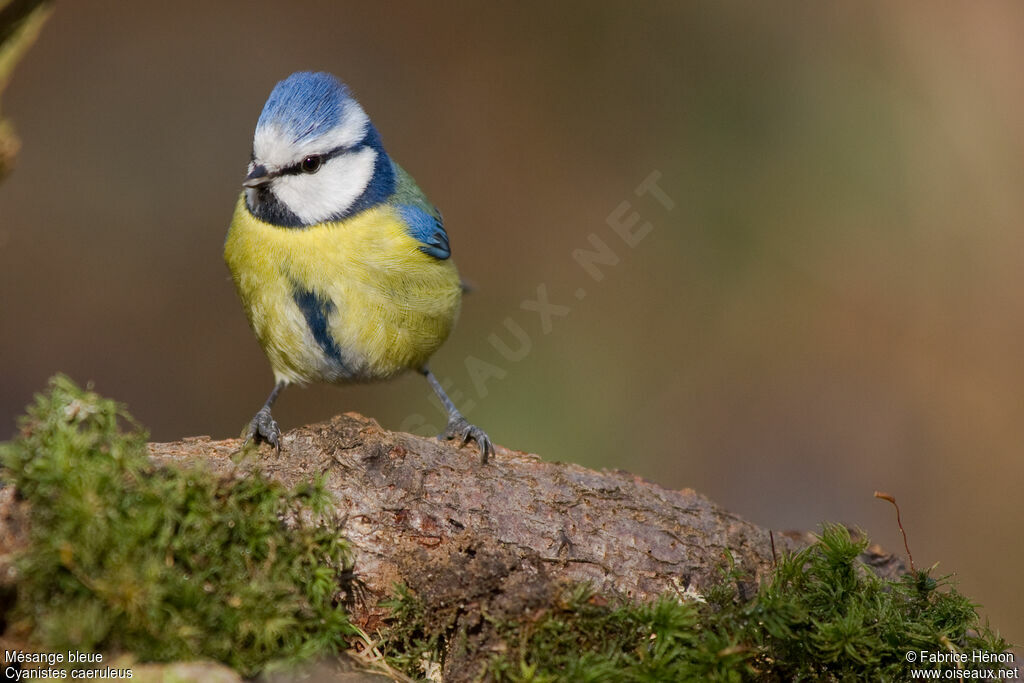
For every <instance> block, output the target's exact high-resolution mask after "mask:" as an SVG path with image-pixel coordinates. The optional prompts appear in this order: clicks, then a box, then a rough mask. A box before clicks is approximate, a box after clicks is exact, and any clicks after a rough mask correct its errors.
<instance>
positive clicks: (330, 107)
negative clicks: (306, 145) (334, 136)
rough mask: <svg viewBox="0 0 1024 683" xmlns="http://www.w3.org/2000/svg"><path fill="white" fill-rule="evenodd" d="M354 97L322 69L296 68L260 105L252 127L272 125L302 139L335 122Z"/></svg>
mask: <svg viewBox="0 0 1024 683" xmlns="http://www.w3.org/2000/svg"><path fill="white" fill-rule="evenodd" d="M350 102H351V103H355V100H354V99H353V98H352V96H351V95H350V94H349V91H348V87H346V86H345V84H344V83H342V82H341V81H339V80H338V79H337V78H335V77H334V76H332V75H331V74H329V73H325V72H323V71H320V72H316V73H314V72H312V71H299V72H296V73H293V74H292V75H291V76H289V77H288V78H286V79H284V80H283V81H281V82H280V83H278V84H277V85H276V86H275V87H274V90H273V92H271V93H270V97H269V98H268V99H267V103H266V104H265V105H264V106H263V112H262V113H261V114H260V118H259V121H258V122H257V124H256V128H257V129H259V128H263V127H265V126H268V125H276V126H278V127H279V128H280V129H281V130H283V131H286V132H287V133H288V134H289V135H291V136H292V138H293V141H294V142H303V141H306V140H311V139H314V138H318V137H320V136H321V135H324V134H325V133H327V132H328V131H330V130H331V129H333V128H334V127H335V126H337V125H339V124H340V123H341V121H342V119H343V117H344V115H345V107H346V105H348V104H349V103H350Z"/></svg>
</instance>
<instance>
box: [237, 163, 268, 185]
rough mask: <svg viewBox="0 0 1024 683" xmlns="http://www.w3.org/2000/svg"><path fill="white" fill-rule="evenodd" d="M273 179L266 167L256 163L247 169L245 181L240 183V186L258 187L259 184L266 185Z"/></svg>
mask: <svg viewBox="0 0 1024 683" xmlns="http://www.w3.org/2000/svg"><path fill="white" fill-rule="evenodd" d="M273 179H274V176H272V175H271V174H270V173H269V172H268V171H267V167H266V166H264V165H263V164H256V165H255V166H253V167H252V170H251V171H249V175H247V176H246V177H245V181H244V182H243V183H242V187H251V188H255V187H259V186H260V185H266V184H267V183H269V182H270V181H271V180H273Z"/></svg>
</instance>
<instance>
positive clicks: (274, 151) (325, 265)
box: [224, 72, 494, 463]
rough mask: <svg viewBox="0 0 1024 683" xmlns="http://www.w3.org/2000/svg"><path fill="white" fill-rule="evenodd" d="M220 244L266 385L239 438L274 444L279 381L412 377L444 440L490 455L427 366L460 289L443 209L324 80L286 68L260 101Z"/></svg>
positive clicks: (344, 95)
mask: <svg viewBox="0 0 1024 683" xmlns="http://www.w3.org/2000/svg"><path fill="white" fill-rule="evenodd" d="M242 186H243V190H242V193H241V195H240V196H239V198H238V203H237V205H236V206H235V214H234V217H233V219H232V221H231V228H230V230H229V231H228V236H227V241H226V242H225V244H224V259H225V261H226V262H227V265H228V268H229V269H230V270H231V275H232V278H233V279H234V282H235V287H236V288H237V290H238V295H239V297H240V298H241V300H242V305H243V307H244V308H245V312H246V315H247V316H248V318H249V325H250V327H252V330H253V332H254V333H255V334H256V338H257V339H258V340H259V343H260V345H261V346H262V347H263V350H264V352H265V353H266V355H267V359H268V360H269V361H270V366H271V368H272V369H273V371H274V378H275V384H274V389H273V391H271V392H270V396H269V397H268V398H267V401H266V403H265V404H264V405H263V407H262V408H261V409H260V410H259V412H257V413H256V416H255V417H254V418H253V419H252V422H251V423H250V424H249V428H248V432H247V440H250V439H252V440H255V441H256V442H257V443H258V442H260V441H264V442H267V443H269V444H271V445H273V446H275V447H277V448H278V449H280V437H281V432H280V430H279V429H278V426H277V423H276V422H275V421H274V419H273V417H272V416H271V413H270V409H271V407H272V406H273V404H274V401H275V400H276V399H277V397H278V394H280V392H281V390H282V389H283V388H284V387H286V386H288V385H289V384H300V385H302V384H306V383H308V382H330V383H333V384H347V383H351V382H369V381H374V380H384V379H389V378H391V377H394V376H395V375H398V374H399V373H401V372H405V371H406V370H416V371H418V372H420V373H421V374H423V375H424V376H425V377H426V379H427V382H429V383H430V386H431V387H432V388H433V390H434V392H436V394H437V396H438V398H439V399H440V400H441V403H442V404H443V405H444V407H445V409H446V410H447V412H448V424H447V427H446V429H445V432H444V434H443V435H442V436H444V437H445V438H448V439H456V438H457V439H460V440H461V443H462V444H463V445H464V444H466V443H467V442H468V441H469V440H470V439H473V440H474V441H476V443H477V446H478V447H479V449H480V453H481V459H482V461H483V462H485V463H486V462H487V457H488V455H489V454H490V453H493V451H494V448H493V446H492V444H491V441H490V439H489V438H488V437H487V434H485V433H484V432H483V430H481V429H480V428H478V427H475V426H474V425H471V424H470V423H469V422H467V421H466V418H464V417H463V416H462V415H461V414H460V413H459V411H458V410H457V409H456V407H455V405H454V404H453V403H452V401H451V399H449V398H448V396H447V395H445V392H444V390H443V389H442V388H441V384H440V383H439V382H438V381H437V379H436V378H435V377H434V375H433V374H432V373H431V372H430V369H429V368H428V367H427V361H428V360H429V359H430V357H431V356H432V355H433V354H434V352H435V351H437V349H438V347H440V346H441V344H442V343H443V342H444V340H445V339H446V338H447V337H448V335H449V333H450V332H451V330H452V326H453V325H454V324H455V320H456V318H457V317H458V314H459V306H460V303H461V301H462V283H461V281H460V279H459V274H458V271H456V269H455V264H454V263H453V262H452V259H451V245H450V243H449V241H448V234H447V233H446V232H445V229H444V224H443V223H442V221H441V213H440V211H438V210H437V209H436V208H435V207H434V205H433V204H431V203H430V201H429V200H428V199H427V198H426V196H424V194H423V192H422V191H421V190H420V188H419V187H418V186H417V185H416V182H415V181H414V180H413V179H412V176H410V175H409V174H408V173H406V172H405V170H403V169H402V167H401V166H399V165H398V164H396V163H395V162H394V161H392V160H391V158H390V157H389V156H388V154H387V152H385V151H384V146H383V145H382V143H381V138H380V134H379V133H378V132H377V129H376V128H375V127H374V126H373V124H372V123H371V122H370V119H369V117H368V116H367V115H366V112H365V111H363V108H362V107H361V106H360V105H359V103H358V102H356V100H355V99H354V98H353V97H352V95H351V94H350V93H349V90H348V88H347V87H346V86H345V85H344V84H343V83H341V82H340V81H339V80H338V79H336V78H335V77H334V76H332V75H330V74H327V73H310V72H299V73H294V74H292V75H291V76H289V77H288V78H286V79H285V80H283V81H281V82H280V83H278V84H277V86H276V87H275V88H274V90H273V92H271V93H270V98H269V99H268V100H267V103H266V104H265V105H264V107H263V112H262V113H261V114H260V118H259V121H258V122H257V124H256V133H255V136H254V138H253V145H252V157H251V160H250V162H249V167H248V175H247V176H246V178H245V181H244V182H243V183H242Z"/></svg>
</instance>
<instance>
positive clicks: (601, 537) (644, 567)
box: [150, 413, 901, 628]
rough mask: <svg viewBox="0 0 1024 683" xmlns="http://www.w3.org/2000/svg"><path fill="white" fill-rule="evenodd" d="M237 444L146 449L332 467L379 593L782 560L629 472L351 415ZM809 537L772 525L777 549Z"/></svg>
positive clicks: (350, 534)
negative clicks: (253, 449) (489, 449)
mask: <svg viewBox="0 0 1024 683" xmlns="http://www.w3.org/2000/svg"><path fill="white" fill-rule="evenodd" d="M240 446H241V443H240V442H239V440H237V439H229V440H225V441H213V440H211V439H209V438H208V437H199V438H192V439H186V440H184V441H179V442H175V443H154V444H150V452H151V454H152V456H153V457H154V458H155V459H157V460H158V461H164V462H174V463H179V464H184V463H193V462H198V461H201V462H204V463H206V464H207V465H208V466H210V467H211V468H213V469H214V470H217V471H225V470H230V469H234V468H242V469H243V470H244V469H246V468H254V469H258V470H260V471H262V472H264V473H265V474H266V475H268V476H270V477H273V478H276V479H278V480H280V481H283V482H285V483H288V484H292V483H296V482H298V481H303V480H308V479H310V478H311V477H312V476H314V475H317V474H324V475H326V480H327V488H328V490H329V491H330V492H331V493H332V494H333V495H334V496H335V498H336V500H337V510H338V514H339V518H340V519H341V520H342V527H343V528H341V529H339V532H340V533H342V534H344V535H345V536H346V537H347V538H348V539H349V540H350V541H351V543H352V545H353V547H354V550H355V567H356V572H357V573H358V576H359V577H360V579H362V581H364V582H365V585H366V588H367V589H368V591H369V592H370V593H371V594H372V596H371V597H373V596H377V597H379V596H383V595H385V594H387V593H388V591H389V590H390V589H391V588H392V587H393V585H394V584H395V583H396V582H404V583H406V584H408V585H410V586H412V587H413V588H414V589H415V590H418V591H419V592H421V593H426V595H425V597H426V598H427V599H428V600H434V601H436V602H437V603H438V604H439V605H441V606H443V605H445V604H453V603H455V602H459V603H460V604H462V605H465V604H468V603H472V602H473V601H474V600H475V599H478V598H481V597H483V596H489V597H492V596H493V595H494V594H495V593H500V592H507V591H510V590H512V588H513V587H516V589H515V592H516V593H517V594H518V595H519V597H518V598H517V599H518V600H519V601H520V602H523V601H526V602H529V601H530V600H531V599H534V600H537V601H540V600H543V599H545V598H546V597H548V595H549V594H548V591H547V590H546V589H545V588H544V587H546V586H551V585H557V584H560V583H561V582H562V581H589V582H591V583H592V584H593V585H594V587H595V588H597V589H598V590H601V591H614V592H617V593H620V594H622V595H625V596H630V597H632V598H635V599H640V600H643V599H648V598H651V597H653V596H655V595H658V594H661V593H663V592H665V591H668V590H684V589H685V588H687V587H690V588H692V589H694V590H696V591H701V590H702V589H703V587H704V586H706V585H708V584H709V582H711V581H713V580H714V579H715V578H716V577H717V576H718V572H719V569H720V568H721V567H722V565H723V563H724V562H725V560H726V554H727V553H728V554H731V556H732V558H733V560H734V561H735V562H736V563H737V564H739V565H740V566H741V567H742V568H744V569H745V570H747V571H748V572H749V573H750V574H751V575H752V576H754V577H760V576H762V575H763V574H764V572H765V571H766V570H768V569H770V567H771V565H772V563H773V548H772V538H771V537H770V535H769V531H768V530H767V529H764V528H761V527H758V526H755V525H753V524H751V523H750V522H747V521H745V520H743V519H741V518H740V517H738V516H736V515H734V514H732V513H729V512H727V511H725V510H723V509H721V508H720V507H718V506H716V505H715V504H714V503H712V502H711V501H709V500H708V499H707V498H705V497H704V496H702V495H700V494H699V493H697V492H695V491H693V490H690V489H684V490H681V491H670V490H667V489H664V488H662V487H660V486H658V485H657V484H654V483H651V482H648V481H645V480H644V479H642V478H640V477H638V476H635V475H632V474H629V473H627V472H623V471H601V472H597V471H594V470H590V469H587V468H584V467H581V466H579V465H574V464H565V463H554V462H546V461H544V460H542V459H541V458H540V457H538V456H536V455H531V454H528V453H523V452H520V451H513V450H509V449H504V448H501V447H499V448H498V452H497V454H496V456H495V457H493V458H492V459H491V461H490V463H488V464H487V465H481V464H480V462H479V457H478V455H477V452H476V450H475V449H474V448H471V447H466V448H462V449H459V448H456V447H455V446H454V445H453V444H451V443H443V442H439V441H437V440H435V439H429V438H421V437H417V436H413V435H410V434H403V433H396V432H389V431H386V430H384V429H382V428H381V427H380V425H378V424H377V423H376V422H375V421H373V420H370V419H367V418H365V417H362V416H360V415H357V414H354V413H348V414H345V415H341V416H338V417H336V418H334V419H332V420H331V421H329V422H325V423H322V424H316V425H311V426H308V427H303V428H300V429H296V430H294V431H292V432H289V433H288V434H286V435H285V436H284V439H283V445H282V450H281V453H277V452H276V451H274V450H273V449H272V448H269V447H266V446H265V447H263V449H262V450H260V451H259V453H258V454H257V455H255V456H253V457H250V458H248V459H247V460H245V461H243V463H242V464H241V465H236V464H235V462H234V461H233V460H232V458H231V455H232V453H234V452H236V451H237V450H238V449H239V447H240ZM808 540H809V536H808V535H807V534H799V533H788V534H782V533H776V534H774V542H775V552H782V551H783V550H787V549H792V548H794V547H797V546H799V545H802V544H804V543H806V542H807V541H808ZM864 559H865V560H866V561H867V562H868V563H869V564H870V565H872V566H874V567H875V568H876V570H877V571H879V572H880V573H882V574H891V573H893V572H894V571H896V570H898V569H900V567H901V565H900V562H899V560H897V559H895V558H894V557H892V556H890V555H886V554H884V553H882V552H881V551H880V550H877V549H875V550H873V551H872V552H870V553H868V554H867V555H866V556H865V557H864ZM526 587H529V588H530V590H525V591H524V588H526ZM531 591H532V598H531V595H530V594H531ZM375 603H376V600H374V599H366V600H364V601H363V609H362V610H357V616H359V617H361V618H362V620H363V623H364V624H366V625H367V626H368V627H371V628H372V626H373V625H374V622H375V619H374V617H375V616H376V615H378V614H379V613H378V612H377V611H376V610H375V609H374V607H373V605H374V604H375ZM359 612H363V613H362V614H360V613H359Z"/></svg>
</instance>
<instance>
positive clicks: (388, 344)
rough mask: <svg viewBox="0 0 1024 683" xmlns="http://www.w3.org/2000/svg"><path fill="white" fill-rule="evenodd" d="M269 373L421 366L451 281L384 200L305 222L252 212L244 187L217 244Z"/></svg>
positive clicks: (328, 375)
mask: <svg viewBox="0 0 1024 683" xmlns="http://www.w3.org/2000/svg"><path fill="white" fill-rule="evenodd" d="M224 259H225V261H226V262H227V264H228V268H229V269H230V270H231V275H232V277H233V278H234V281H235V286H236V287H237V289H238V294H239V296H240V297H241V299H242V303H243V305H244V307H245V310H246V314H247V315H248V317H249V324H250V325H251V326H252V329H253V331H254V332H255V333H256V337H257V338H258V339H259V341H260V344H261V345H262V346H263V350H264V351H265V352H266V354H267V358H268V359H269V360H270V363H271V366H272V367H273V369H274V374H275V376H276V378H277V379H278V380H284V381H287V382H298V383H304V382H310V381H327V382H343V381H361V380H371V379H383V378H386V377H390V376H392V375H395V374H396V373H398V372H401V371H403V370H406V369H417V368H420V367H422V366H423V365H424V364H425V363H426V361H427V359H428V358H429V357H430V356H431V355H432V354H433V353H434V352H435V351H436V350H437V348H438V347H439V346H440V345H441V343H442V342H444V340H445V339H446V338H447V337H448V334H449V332H451V329H452V326H453V325H454V323H455V319H456V317H457V316H458V312H459V304H460V301H461V295H462V290H461V285H460V282H459V276H458V273H457V271H456V270H455V265H454V264H453V263H452V261H451V260H450V259H447V260H444V261H440V260H438V259H436V258H434V257H432V256H429V255H428V254H425V253H423V252H422V251H420V249H419V242H417V241H416V240H415V239H414V238H413V237H411V236H410V235H409V234H408V233H407V231H406V229H405V227H404V225H403V224H402V222H401V218H400V216H399V214H398V212H397V211H396V210H394V209H392V208H391V207H388V206H386V205H385V206H380V207H377V208H373V209H368V210H366V211H362V212H360V213H359V214H357V215H355V216H353V217H352V218H349V219H345V220H342V221H337V222H330V223H320V224H318V225H314V226H310V227H306V228H282V227H277V226H274V225H270V224H268V223H264V222H262V221H260V220H258V219H256V218H255V217H254V216H253V215H252V214H251V213H250V212H249V211H248V209H247V208H246V206H245V197H244V194H243V195H242V197H240V198H239V201H238V204H237V206H236V207H235V215H234V218H233V219H232V222H231V229H230V230H229V231H228V236H227V241H226V243H225V245H224Z"/></svg>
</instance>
